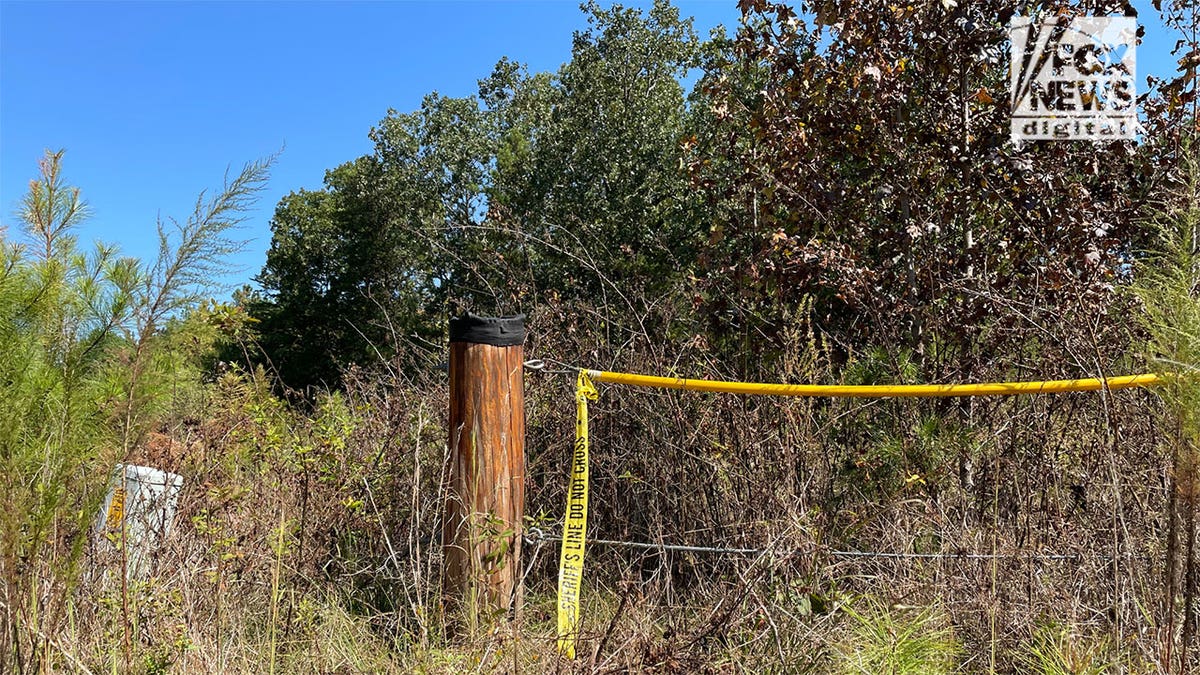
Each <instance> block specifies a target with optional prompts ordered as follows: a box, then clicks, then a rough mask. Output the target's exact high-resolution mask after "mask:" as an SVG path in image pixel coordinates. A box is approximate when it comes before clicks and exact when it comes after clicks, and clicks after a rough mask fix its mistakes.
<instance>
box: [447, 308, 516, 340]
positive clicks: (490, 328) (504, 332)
mask: <svg viewBox="0 0 1200 675" xmlns="http://www.w3.org/2000/svg"><path fill="white" fill-rule="evenodd" d="M450 341H451V342H474V343H475V344H481V345H492V346H494V347H512V346H515V345H519V344H521V343H523V342H525V315H524V314H518V315H516V316H478V315H476V314H470V313H468V314H467V315H466V316H460V317H456V318H453V319H450Z"/></svg>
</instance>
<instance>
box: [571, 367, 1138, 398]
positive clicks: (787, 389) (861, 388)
mask: <svg viewBox="0 0 1200 675" xmlns="http://www.w3.org/2000/svg"><path fill="white" fill-rule="evenodd" d="M587 375H588V376H589V377H591V379H593V380H595V381H596V382H608V383H609V384H628V385H633V386H638V387H660V388H664V389H686V390H688V391H709V392H723V393H727V394H762V395H767V396H829V397H848V398H905V397H908V398H911V397H922V398H934V397H946V396H1011V395H1014V394H1057V393H1062V392H1068V391H1100V390H1101V389H1104V388H1105V385H1107V387H1108V389H1109V390H1110V391H1112V390H1116V389H1130V388H1132V387H1146V386H1149V385H1152V384H1154V383H1156V382H1158V379H1159V378H1158V376H1157V375H1154V374H1152V373H1151V374H1145V375H1123V376H1121V377H1109V378H1105V379H1099V378H1094V377H1088V378H1084V379H1079V380H1049V381H1046V382H992V383H986V384H870V385H849V384H764V383H761V382H721V381H717V380H688V379H684V378H682V377H655V376H652V375H633V374H631V373H610V372H606V371H602V370H589V371H587Z"/></svg>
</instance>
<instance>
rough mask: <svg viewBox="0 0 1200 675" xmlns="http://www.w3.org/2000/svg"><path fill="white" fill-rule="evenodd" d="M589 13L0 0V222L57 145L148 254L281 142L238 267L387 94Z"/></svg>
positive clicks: (564, 55)
mask: <svg viewBox="0 0 1200 675" xmlns="http://www.w3.org/2000/svg"><path fill="white" fill-rule="evenodd" d="M625 4H632V5H644V4H646V3H641V2H628V3H625ZM1134 4H1135V6H1137V8H1138V9H1139V12H1140V15H1141V19H1140V20H1141V21H1142V22H1143V23H1147V24H1148V28H1149V31H1148V35H1147V38H1146V41H1145V43H1143V45H1142V46H1141V47H1139V50H1138V69H1139V71H1140V74H1141V75H1144V74H1147V73H1157V74H1160V75H1162V74H1168V73H1170V72H1171V71H1172V70H1173V65H1172V61H1171V59H1170V57H1169V55H1168V51H1169V49H1170V47H1171V46H1172V45H1173V44H1174V38H1173V37H1170V36H1167V35H1166V34H1165V33H1164V32H1163V30H1162V29H1161V27H1160V26H1158V25H1157V23H1156V22H1155V19H1154V17H1155V14H1154V11H1153V9H1151V8H1150V6H1149V2H1146V1H1138V2H1135V3H1134ZM677 5H678V6H679V7H680V8H681V11H682V13H683V14H685V15H690V16H694V17H695V18H696V28H697V30H698V32H699V33H700V34H701V35H702V36H706V35H707V34H708V31H709V29H710V28H712V27H713V26H715V25H716V24H722V23H723V24H725V25H727V26H730V27H733V26H735V25H736V24H737V20H738V16H739V13H738V10H737V2H736V0H711V1H706V2H677ZM585 26H586V19H585V16H584V14H583V13H582V12H581V11H580V10H579V8H578V5H577V4H576V3H574V2H570V1H567V2H552V1H550V0H544V1H540V2H528V1H525V2H516V1H508V2H441V3H432V2H430V3H418V2H370V3H336V4H331V3H329V4H327V3H318V2H290V3H281V2H238V3H224V2H203V3H183V2H120V3H111V2H82V3H75V2H11V1H7V0H0V223H2V224H4V225H7V226H9V229H10V233H11V231H12V230H15V229H17V221H16V218H15V217H14V215H13V214H14V212H15V211H16V206H17V202H18V201H19V199H20V197H21V195H22V194H23V193H24V192H25V189H26V186H27V184H28V181H29V179H31V178H33V177H34V176H35V175H36V172H37V160H38V158H39V157H41V155H42V152H43V150H44V149H46V148H51V149H58V148H66V150H67V153H66V156H65V159H64V172H65V174H66V178H67V180H68V182H70V183H72V184H74V185H77V186H79V187H80V188H82V190H83V195H84V197H85V198H86V199H87V200H88V202H89V203H90V204H91V206H92V208H93V211H94V214H95V215H94V216H93V218H92V219H91V220H90V221H89V222H88V223H87V224H86V225H85V226H84V227H83V228H82V231H81V232H80V234H81V239H82V240H83V241H84V242H87V241H90V240H93V239H101V240H103V241H105V242H108V243H115V244H119V245H120V247H121V249H122V251H124V252H125V253H126V254H129V255H135V256H138V257H142V258H144V259H149V258H150V257H151V256H152V255H153V253H154V250H155V249H154V247H155V245H156V244H155V241H154V225H155V220H156V218H157V217H158V216H159V215H160V214H161V215H162V216H164V217H166V216H174V217H177V218H180V219H182V218H186V217H187V215H188V214H189V213H190V212H191V208H192V206H193V204H194V203H195V199H196V196H197V194H198V193H199V191H200V190H202V189H206V188H209V189H211V188H217V187H219V185H220V183H221V179H222V176H223V175H224V172H225V170H226V168H227V167H230V166H232V167H233V170H234V171H236V170H237V168H239V167H240V166H241V165H242V164H243V163H244V162H246V161H248V160H252V159H255V158H259V157H264V156H266V155H269V154H271V153H273V152H275V151H277V150H279V149H280V148H284V151H283V153H282V154H281V155H280V157H279V160H278V163H277V165H276V167H275V169H274V171H273V172H272V176H271V182H270V186H269V188H268V189H267V191H266V192H265V193H264V194H263V195H262V199H261V201H260V203H259V207H258V209H257V210H256V211H255V212H254V213H252V214H251V217H250V221H249V223H248V224H247V226H246V228H245V230H244V231H243V238H247V239H251V240H252V241H251V243H250V245H249V247H248V248H247V250H246V252H245V253H244V254H243V255H241V256H240V257H239V258H238V259H237V260H236V261H235V263H236V264H238V265H240V266H241V267H242V268H243V271H242V272H241V273H240V274H238V275H235V276H234V277H233V278H231V279H228V280H227V281H228V282H230V283H231V284H233V283H242V282H245V281H247V280H249V278H250V277H251V276H253V275H254V274H256V273H258V271H259V270H260V269H261V267H262V264H263V262H264V261H265V252H266V249H267V246H268V245H269V243H270V228H269V220H270V217H271V214H272V213H273V211H274V207H275V204H276V203H277V202H278V201H279V199H280V197H282V196H283V195H285V194H287V193H288V192H291V191H293V190H296V189H299V188H319V187H321V184H322V179H323V177H324V172H325V170H326V169H329V168H332V167H334V166H336V165H338V164H340V163H342V162H345V161H348V160H351V159H353V158H355V157H357V156H359V155H362V154H365V153H367V152H369V151H370V150H371V144H370V141H369V140H368V139H367V132H368V130H369V129H370V128H371V126H372V125H373V124H375V123H376V122H378V121H379V120H380V119H381V118H382V117H383V116H384V114H385V113H386V112H387V109H388V108H395V109H397V110H400V111H409V110H412V109H414V108H416V107H417V106H418V105H419V104H420V101H421V98H422V97H423V96H424V95H425V94H426V93H428V92H430V91H434V90H436V91H438V92H440V93H443V94H446V95H451V96H463V95H468V94H472V93H474V92H475V89H476V81H477V80H479V79H480V78H483V77H486V76H487V75H488V74H489V73H490V72H491V69H492V66H493V65H495V63H496V61H497V60H499V58H500V57H502V56H508V57H510V58H512V59H514V60H516V61H520V62H523V63H526V64H528V65H529V67H530V70H532V71H541V70H555V69H557V68H558V66H559V65H560V64H561V63H563V62H564V61H566V60H568V59H569V58H570V51H571V38H572V32H573V31H575V30H580V29H582V28H584V27H585ZM1139 79H1142V78H1139ZM1143 81H1144V80H1143Z"/></svg>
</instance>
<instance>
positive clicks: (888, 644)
mask: <svg viewBox="0 0 1200 675" xmlns="http://www.w3.org/2000/svg"><path fill="white" fill-rule="evenodd" d="M866 605H867V606H866V607H865V608H863V609H862V610H856V609H853V608H850V607H847V608H846V609H845V612H846V613H847V614H849V615H850V617H851V618H852V619H853V620H854V625H853V626H852V627H851V629H850V632H849V634H848V635H847V636H846V638H845V642H843V643H841V644H839V645H837V652H836V653H837V658H836V663H837V668H838V670H839V671H840V672H845V673H861V674H863V675H866V674H867V673H889V674H891V675H901V674H910V675H936V674H937V673H950V672H953V671H954V666H955V662H956V657H957V655H958V652H959V650H960V646H959V644H958V642H957V640H955V639H954V632H953V631H952V630H951V629H950V628H949V627H947V626H946V625H945V617H944V616H942V614H941V613H940V612H938V611H937V610H936V609H933V608H924V609H919V610H918V611H917V612H916V613H915V614H913V615H911V616H907V617H902V616H900V615H899V614H900V613H901V611H902V610H899V609H897V608H889V607H887V606H886V605H884V604H882V603H880V602H879V601H878V600H868V601H867V603H866Z"/></svg>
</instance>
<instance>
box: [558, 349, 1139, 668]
mask: <svg viewBox="0 0 1200 675" xmlns="http://www.w3.org/2000/svg"><path fill="white" fill-rule="evenodd" d="M592 380H595V381H596V382H607V383H609V384H626V385H633V386H638V387H660V388H665V389H685V390H687V391H707V392H722V393H728V394H760V395H768V396H828V397H851V398H903V397H910V398H911V397H924V398H932V397H946V396H1011V395H1016V394H1056V393H1063V392H1070V391H1100V390H1103V389H1106V388H1107V389H1108V390H1110V391H1113V390H1117V389H1131V388H1134V387H1147V386H1150V385H1152V384H1155V383H1157V382H1158V381H1159V377H1158V376H1157V375H1154V374H1144V375H1123V376H1121V377H1109V378H1103V379H1100V378H1092V377H1089V378H1083V379H1078V380H1048V381H1044V382H993V383H984V384H880V385H843V384H764V383H760V382H721V381H717V380H689V379H685V378H682V377H656V376H653V375H634V374H632V373H612V372H608V371H602V370H580V371H579V377H578V379H577V380H576V382H575V451H574V453H573V455H572V459H571V484H570V486H569V488H568V490H567V514H566V518H565V520H564V521H563V536H562V552H561V554H560V557H559V563H558V651H559V653H560V654H562V655H563V656H566V657H567V658H570V659H573V658H575V639H576V638H577V637H578V635H579V598H580V588H581V584H582V583H583V552H584V545H585V544H586V542H587V506H588V408H587V402H588V401H595V400H596V399H597V398H598V396H599V394H598V392H597V391H596V387H595V385H593V384H592Z"/></svg>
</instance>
